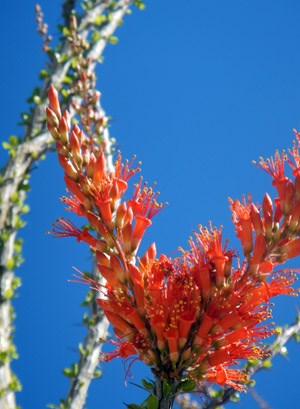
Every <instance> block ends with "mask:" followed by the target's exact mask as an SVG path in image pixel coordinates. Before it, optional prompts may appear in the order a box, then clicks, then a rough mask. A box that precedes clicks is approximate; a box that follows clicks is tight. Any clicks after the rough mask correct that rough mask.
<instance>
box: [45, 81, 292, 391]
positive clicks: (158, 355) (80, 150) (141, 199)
mask: <svg viewBox="0 0 300 409" xmlns="http://www.w3.org/2000/svg"><path fill="white" fill-rule="evenodd" d="M49 101H50V108H48V109H47V116H48V129H49V131H50V133H51V134H52V136H53V137H54V138H55V140H56V145H57V151H58V157H59V161H60V164H61V166H62V167H63V169H64V171H65V181H66V185H67V188H68V189H69V190H70V191H71V192H72V194H73V195H72V196H71V197H70V198H63V201H64V202H65V203H66V204H67V206H68V210H70V211H73V212H76V213H77V214H78V215H79V216H82V217H85V218H86V219H87V220H88V222H89V224H90V226H91V227H92V229H94V231H95V233H96V234H95V235H93V234H92V232H91V231H89V230H88V229H83V230H81V229H78V228H77V227H76V226H75V225H73V223H71V222H68V221H66V220H65V219H60V220H59V221H58V222H57V223H56V227H55V228H54V230H53V233H54V235H56V236H57V237H64V236H75V237H76V238H77V240H78V241H85V242H86V243H87V244H89V246H90V247H91V249H92V250H93V251H94V252H95V257H96V259H97V262H98V270H99V273H100V274H101V275H102V276H103V277H104V278H105V279H106V285H105V288H103V287H100V286H99V284H98V283H97V282H93V285H94V286H96V287H97V288H99V291H100V292H101V293H102V294H103V297H102V298H101V299H98V304H99V306H100V307H101V308H102V309H103V311H104V313H105V315H106V317H107V318H108V320H109V321H110V323H111V324H112V325H113V327H114V331H115V334H116V337H117V339H118V341H114V344H116V345H117V348H116V350H115V351H113V352H111V353H107V354H106V355H105V359H106V360H107V361H109V360H111V359H113V358H116V357H122V358H128V357H131V356H133V357H134V356H135V357H138V359H140V360H142V361H143V362H145V363H146V364H147V365H150V366H152V367H153V368H154V370H155V373H156V374H158V375H159V376H160V377H161V378H166V379H176V380H179V379H182V378H183V377H185V378H189V379H192V380H194V381H196V382H197V383H198V384H201V383H202V382H205V381H208V382H216V383H218V384H220V385H229V386H232V387H234V388H236V389H238V390H242V389H243V384H244V383H245V382H247V376H246V375H245V373H243V372H242V371H241V370H239V369H231V368H230V367H231V366H232V365H235V364H237V362H238V360H240V359H252V358H261V357H262V356H263V355H264V353H265V352H264V349H263V348H262V346H261V345H260V344H259V343H258V341H260V340H261V339H263V338H265V337H267V336H269V335H270V334H272V333H273V330H272V329H271V328H269V326H268V325H266V324H265V323H264V321H265V320H266V319H267V318H269V317H270V311H269V307H268V303H269V300H270V299H271V298H272V297H274V296H276V295H279V294H288V295H295V292H294V290H293V288H292V285H293V284H294V281H295V276H294V275H293V274H292V272H291V271H288V270H277V271H274V268H275V267H276V266H277V265H279V264H282V263H283V262H285V261H286V260H287V259H289V258H291V257H295V256H296V255H299V254H300V238H299V236H300V218H299V217H300V173H299V162H300V161H299V154H298V147H299V146H297V144H296V143H295V145H294V147H293V150H292V151H291V157H290V158H289V159H287V158H286V157H285V156H284V155H282V156H280V155H279V154H278V153H276V154H275V157H274V158H273V159H270V160H268V161H263V160H261V162H260V164H259V165H258V166H259V167H261V168H262V169H264V170H266V171H267V172H268V173H270V174H271V176H272V177H273V184H274V186H275V187H276V189H277V191H278V198H276V199H275V201H274V204H273V202H272V200H271V198H270V197H269V196H268V195H265V197H264V199H263V203H262V205H261V206H259V207H258V206H256V205H254V204H253V203H252V201H251V197H248V201H247V202H246V200H245V199H244V200H243V202H239V201H237V200H235V201H233V200H231V210H232V213H233V222H234V224H235V226H236V232H237V237H238V238H239V239H240V241H241V244H242V248H243V252H244V256H245V259H244V261H243V262H240V261H239V259H238V258H237V257H236V255H235V253H234V251H233V250H230V249H229V248H228V246H227V243H225V245H223V242H222V232H221V230H219V229H216V228H213V227H212V226H210V228H209V229H206V228H203V227H201V226H200V228H199V232H198V233H195V238H194V239H190V243H189V244H190V248H189V250H187V251H183V250H182V251H181V256H179V257H177V258H174V259H170V258H168V257H167V256H165V255H161V256H160V257H159V258H157V257H156V248H155V244H152V245H151V246H150V247H149V248H148V250H147V251H146V253H145V254H144V255H143V256H142V257H141V258H140V259H139V260H138V263H136V262H135V256H136V252H137V249H138V247H139V245H140V242H141V240H142V238H143V235H144V233H145V230H146V229H147V227H149V226H150V225H151V219H152V217H153V216H154V215H155V214H157V213H158V212H159V211H160V210H161V209H162V208H163V207H164V205H162V204H160V203H158V201H157V198H158V197H157V196H158V194H156V193H154V191H153V188H152V187H148V186H147V184H143V183H142V180H141V179H140V182H139V183H138V184H136V185H135V189H134V192H133V197H132V198H131V199H130V200H127V201H125V200H124V199H123V196H124V193H125V191H126V189H127V182H128V180H129V179H130V178H131V177H132V176H133V175H134V174H135V173H136V172H137V171H138V170H139V168H138V167H135V168H133V167H132V163H131V164H129V163H128V162H125V164H124V163H122V160H121V156H120V155H119V156H118V159H117V162H116V164H115V168H114V170H113V171H110V170H108V168H107V164H106V160H105V155H104V153H103V151H102V150H101V149H100V150H99V149H98V150H97V151H95V152H89V151H88V150H87V149H86V144H85V138H84V135H83V133H82V132H81V131H80V129H79V128H78V127H77V126H74V127H73V128H72V129H70V125H69V123H68V114H67V113H65V114H64V115H63V116H61V113H60V107H59V102H58V97H57V93H56V91H55V90H54V88H53V87H51V88H50V90H49ZM296 137H297V141H298V145H299V141H300V136H299V134H296ZM285 162H287V163H289V164H290V165H291V166H292V168H293V171H294V176H295V180H294V181H292V180H291V179H290V178H288V177H287V176H286V175H285V173H284V171H285V170H284V167H285ZM99 237H101V238H99Z"/></svg>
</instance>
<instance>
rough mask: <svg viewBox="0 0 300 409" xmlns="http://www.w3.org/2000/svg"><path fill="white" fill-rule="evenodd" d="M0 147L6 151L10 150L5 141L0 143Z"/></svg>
mask: <svg viewBox="0 0 300 409" xmlns="http://www.w3.org/2000/svg"><path fill="white" fill-rule="evenodd" d="M2 147H3V149H7V150H8V149H10V148H11V146H10V144H9V143H8V142H6V141H4V142H2Z"/></svg>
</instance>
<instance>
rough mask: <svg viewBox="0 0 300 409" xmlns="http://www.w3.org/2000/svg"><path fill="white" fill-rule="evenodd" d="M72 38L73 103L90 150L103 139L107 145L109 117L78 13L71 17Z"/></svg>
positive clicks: (70, 38)
mask: <svg viewBox="0 0 300 409" xmlns="http://www.w3.org/2000/svg"><path fill="white" fill-rule="evenodd" d="M68 41H69V44H70V49H71V53H72V57H73V60H72V65H71V70H72V71H73V74H72V76H73V77H74V81H73V82H72V85H71V87H70V91H69V92H70V93H71V94H73V95H76V96H77V97H79V98H77V99H75V100H73V101H72V103H71V105H72V108H73V110H74V111H75V113H76V114H77V115H78V116H79V117H80V121H81V125H82V128H83V131H84V132H85V134H86V135H87V136H88V138H87V141H86V143H89V144H90V145H91V146H90V150H95V149H98V147H99V144H100V142H101V143H102V145H103V142H104V141H103V132H104V130H105V128H106V126H107V124H108V118H107V117H106V116H105V115H104V112H103V110H101V108H100V103H99V101H100V97H101V94H100V92H99V91H97V90H96V89H95V85H96V74H95V71H94V70H93V69H92V65H93V59H92V57H91V56H89V55H88V52H89V49H90V44H89V42H88V40H87V39H85V38H83V37H82V36H80V34H79V33H78V27H77V19H76V16H74V15H72V16H71V18H70V28H69V35H68Z"/></svg>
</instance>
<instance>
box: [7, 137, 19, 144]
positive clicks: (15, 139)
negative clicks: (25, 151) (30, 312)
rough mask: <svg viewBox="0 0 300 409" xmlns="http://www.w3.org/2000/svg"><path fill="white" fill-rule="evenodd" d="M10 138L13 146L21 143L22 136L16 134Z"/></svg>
mask: <svg viewBox="0 0 300 409" xmlns="http://www.w3.org/2000/svg"><path fill="white" fill-rule="evenodd" d="M8 140H9V143H10V145H11V146H18V145H19V143H20V138H19V137H18V136H16V135H11V136H10V137H9V138H8Z"/></svg>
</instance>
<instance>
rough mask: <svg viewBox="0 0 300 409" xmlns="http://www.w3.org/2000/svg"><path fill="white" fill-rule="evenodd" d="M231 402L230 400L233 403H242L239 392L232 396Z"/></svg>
mask: <svg viewBox="0 0 300 409" xmlns="http://www.w3.org/2000/svg"><path fill="white" fill-rule="evenodd" d="M229 400H230V401H231V402H234V403H238V402H239V401H240V394H239V393H238V392H234V393H233V394H232V395H231V396H230V398H229Z"/></svg>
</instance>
